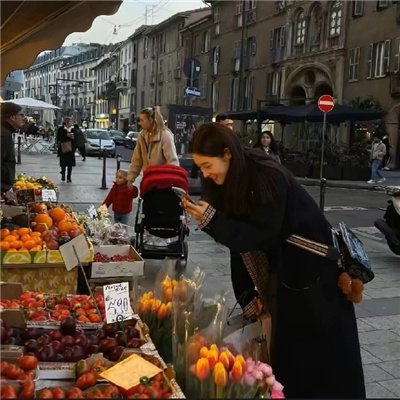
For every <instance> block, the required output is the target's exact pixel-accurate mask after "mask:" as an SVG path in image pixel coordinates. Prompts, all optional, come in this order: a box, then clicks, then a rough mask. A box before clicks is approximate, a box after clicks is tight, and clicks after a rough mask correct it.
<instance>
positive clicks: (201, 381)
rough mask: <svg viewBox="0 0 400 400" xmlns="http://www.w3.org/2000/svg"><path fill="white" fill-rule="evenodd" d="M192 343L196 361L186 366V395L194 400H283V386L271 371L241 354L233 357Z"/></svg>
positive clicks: (199, 342) (212, 346) (225, 349)
mask: <svg viewBox="0 0 400 400" xmlns="http://www.w3.org/2000/svg"><path fill="white" fill-rule="evenodd" d="M201 344H202V341H201V340H197V341H196V342H192V347H191V348H190V357H192V360H193V357H194V356H195V355H196V353H197V360H196V361H195V362H194V363H192V364H191V365H190V367H189V372H190V373H189V374H188V383H187V396H188V397H190V394H194V393H195V394H196V397H197V398H217V399H223V398H227V399H246V398H259V397H262V398H271V399H284V398H285V396H284V394H283V386H282V385H281V384H280V383H279V382H278V381H277V380H276V379H275V376H274V374H273V372H272V368H271V367H270V366H269V365H268V364H266V363H262V362H259V361H258V362H256V361H254V360H253V359H252V358H250V357H249V358H247V359H246V360H245V359H244V357H243V356H242V355H240V354H238V355H236V356H234V355H233V354H232V353H231V351H230V350H228V349H227V348H221V350H219V349H218V347H217V346H216V345H215V344H212V345H211V346H210V347H207V346H202V347H201V348H200V349H199V348H198V346H199V345H201Z"/></svg>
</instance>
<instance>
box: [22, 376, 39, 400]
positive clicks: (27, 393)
mask: <svg viewBox="0 0 400 400" xmlns="http://www.w3.org/2000/svg"><path fill="white" fill-rule="evenodd" d="M21 386H22V391H21V393H20V394H19V398H20V399H32V398H33V397H34V395H35V384H34V383H33V381H31V380H26V381H24V382H22V384H21Z"/></svg>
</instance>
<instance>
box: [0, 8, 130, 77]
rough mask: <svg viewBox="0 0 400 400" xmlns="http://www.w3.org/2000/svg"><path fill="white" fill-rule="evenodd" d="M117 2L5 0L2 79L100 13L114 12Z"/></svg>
mask: <svg viewBox="0 0 400 400" xmlns="http://www.w3.org/2000/svg"><path fill="white" fill-rule="evenodd" d="M121 3H122V0H114V1H4V0H2V1H1V2H0V7H1V49H0V58H1V82H0V85H1V84H3V83H4V80H5V78H6V76H7V75H8V74H9V73H10V72H12V71H14V70H17V69H25V68H28V67H29V66H30V65H31V64H32V63H33V61H34V60H35V58H36V56H37V55H38V54H39V53H40V52H42V51H44V50H52V49H57V48H58V47H60V46H61V45H62V44H63V42H64V39H65V38H66V37H67V36H68V35H69V34H70V33H73V32H84V31H87V30H88V29H89V28H90V27H91V25H92V23H93V20H94V19H95V18H96V17H97V16H99V15H111V14H115V13H116V12H117V11H118V8H119V7H120V5H121Z"/></svg>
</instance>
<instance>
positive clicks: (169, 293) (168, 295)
mask: <svg viewBox="0 0 400 400" xmlns="http://www.w3.org/2000/svg"><path fill="white" fill-rule="evenodd" d="M163 295H164V300H165V301H167V302H168V301H171V300H172V288H171V286H169V287H164V290H163Z"/></svg>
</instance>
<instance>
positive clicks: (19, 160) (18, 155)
mask: <svg viewBox="0 0 400 400" xmlns="http://www.w3.org/2000/svg"><path fill="white" fill-rule="evenodd" d="M17 164H21V135H18V148H17Z"/></svg>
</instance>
